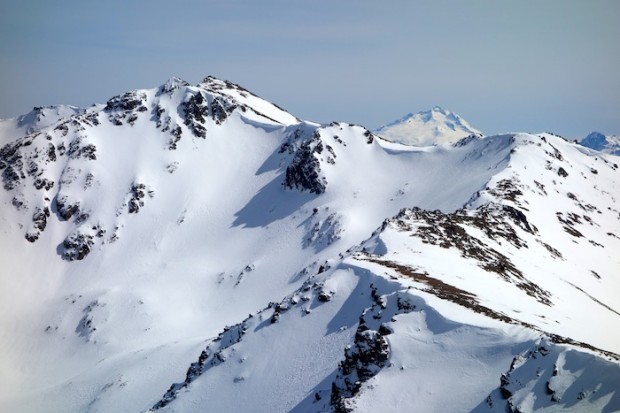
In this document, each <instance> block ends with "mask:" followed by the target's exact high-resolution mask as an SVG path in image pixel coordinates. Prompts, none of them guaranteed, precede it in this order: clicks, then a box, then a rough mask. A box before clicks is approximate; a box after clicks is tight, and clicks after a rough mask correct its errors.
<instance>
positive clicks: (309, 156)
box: [284, 133, 327, 195]
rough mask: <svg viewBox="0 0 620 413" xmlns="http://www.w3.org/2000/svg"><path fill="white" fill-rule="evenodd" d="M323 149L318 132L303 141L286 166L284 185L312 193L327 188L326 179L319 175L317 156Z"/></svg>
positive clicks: (321, 191)
mask: <svg viewBox="0 0 620 413" xmlns="http://www.w3.org/2000/svg"><path fill="white" fill-rule="evenodd" d="M323 150H324V146H323V142H322V141H321V137H320V134H319V133H315V135H314V136H313V137H312V139H309V140H306V141H305V142H303V143H302V144H301V146H300V148H299V149H297V151H295V155H294V157H293V160H292V162H291V164H290V165H289V166H288V167H287V168H286V177H285V180H284V187H285V188H288V189H293V188H297V189H300V190H302V191H308V192H311V193H314V194H317V195H319V194H322V193H324V192H325V189H326V188H327V180H326V179H325V177H324V176H322V175H321V163H320V162H319V160H318V158H317V156H316V155H317V154H318V155H320V154H321V153H322V152H323Z"/></svg>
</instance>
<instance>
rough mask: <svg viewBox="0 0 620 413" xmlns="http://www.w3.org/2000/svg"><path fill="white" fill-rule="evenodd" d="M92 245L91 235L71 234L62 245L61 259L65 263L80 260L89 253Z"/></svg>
mask: <svg viewBox="0 0 620 413" xmlns="http://www.w3.org/2000/svg"><path fill="white" fill-rule="evenodd" d="M93 245H94V241H93V236H92V235H87V234H82V233H79V232H77V233H74V234H71V235H69V236H68V237H67V238H66V239H65V240H64V241H63V243H62V246H63V248H64V251H63V253H62V258H63V259H64V260H67V261H75V260H82V259H84V257H86V256H87V255H88V254H89V253H90V251H91V248H92V246H93Z"/></svg>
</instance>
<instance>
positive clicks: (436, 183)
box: [0, 77, 620, 413]
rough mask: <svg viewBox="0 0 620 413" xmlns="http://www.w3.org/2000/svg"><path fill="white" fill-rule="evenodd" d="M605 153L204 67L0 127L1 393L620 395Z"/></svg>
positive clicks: (132, 396)
mask: <svg viewBox="0 0 620 413" xmlns="http://www.w3.org/2000/svg"><path fill="white" fill-rule="evenodd" d="M426 117H427V118H428V120H427V122H426V123H429V122H431V123H432V122H435V123H436V125H439V124H441V125H444V126H445V125H446V124H447V123H451V125H452V126H453V127H454V129H455V130H456V129H459V128H457V122H456V120H458V119H460V118H457V116H456V115H453V114H452V115H451V114H449V113H448V112H445V111H442V110H440V109H438V108H436V109H435V110H433V111H430V112H428V113H427V116H426ZM458 125H460V127H463V125H465V123H464V121H459V122H458ZM472 130H473V129H470V131H472ZM618 163H620V162H618V159H617V157H615V156H612V155H608V154H604V153H599V152H593V151H589V150H586V149H584V148H583V147H580V146H578V145H577V144H575V143H571V142H567V141H566V140H564V139H562V138H560V137H557V136H553V135H551V134H546V133H543V134H527V133H514V134H503V135H495V136H488V137H485V138H479V137H477V136H471V137H469V138H466V139H461V140H460V141H459V142H458V143H457V144H453V145H442V146H431V147H425V148H418V147H415V146H407V145H403V144H400V143H393V142H389V141H386V140H384V139H378V138H377V136H376V135H374V134H373V133H371V132H370V131H369V130H368V129H366V128H365V127H363V126H359V125H352V124H348V123H340V122H333V123H330V124H322V125H321V124H316V123H313V122H308V121H304V120H301V119H299V118H297V117H295V116H294V115H292V114H290V113H288V112H287V111H285V110H283V109H281V108H279V107H278V106H276V105H274V104H272V103H270V102H269V101H267V100H265V99H262V98H260V97H258V96H256V95H254V94H252V93H251V92H250V91H248V90H246V89H244V88H242V87H241V86H238V85H236V84H234V83H231V82H228V81H223V80H219V79H216V78H213V77H207V78H206V79H204V81H203V82H201V83H200V84H198V85H190V84H188V83H187V82H185V81H183V80H180V79H176V78H173V79H170V80H169V81H167V82H165V83H164V84H163V85H161V86H159V87H156V88H152V89H144V90H132V91H129V92H126V93H124V94H122V95H119V96H114V97H112V98H111V99H109V100H108V101H107V102H106V103H103V104H99V105H94V106H92V107H89V108H87V109H79V108H72V107H54V108H41V109H35V110H34V111H33V112H31V113H30V114H28V115H25V116H23V117H19V118H13V119H7V120H2V121H0V383H2V385H1V386H0V406H1V410H2V411H3V412H5V411H6V412H19V413H29V412H67V413H82V412H93V413H94V412H98V413H140V412H142V413H145V412H158V413H170V412H187V413H201V412H205V411H209V412H239V413H244V412H248V413H250V412H252V413H254V412H293V413H319V412H320V413H345V412H353V411H355V412H409V411H412V410H415V411H419V412H475V413H493V412H513V413H514V412H522V413H525V412H553V411H556V412H557V411H563V412H566V411H568V412H570V411H579V412H614V411H618V410H619V409H620V393H619V392H618V388H619V386H618V384H619V383H620V369H619V366H620V339H619V336H618V334H617V332H618V331H620V297H619V294H620V274H619V272H618V268H620V257H619V256H618V254H617V253H616V251H620V215H619V214H618V211H620V198H619V197H618V196H617V192H618V191H617V189H618V188H619V187H620V168H619V167H618ZM614 332H616V333H614Z"/></svg>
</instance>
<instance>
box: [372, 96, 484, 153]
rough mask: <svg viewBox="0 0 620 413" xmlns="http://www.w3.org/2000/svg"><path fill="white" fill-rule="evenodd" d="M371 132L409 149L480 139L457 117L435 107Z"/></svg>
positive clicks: (467, 124)
mask: <svg viewBox="0 0 620 413" xmlns="http://www.w3.org/2000/svg"><path fill="white" fill-rule="evenodd" d="M375 132H376V133H377V134H378V135H379V136H381V137H382V138H384V139H387V140H389V141H392V142H397V143H403V144H406V145H413V146H429V145H436V144H442V143H453V142H456V141H458V140H459V139H462V138H464V137H466V136H469V135H479V136H482V133H481V132H480V131H479V130H477V129H475V128H473V127H472V126H471V125H470V124H469V123H468V122H467V121H466V120H465V119H463V118H462V117H460V116H459V115H458V114H456V113H454V112H451V111H449V110H446V109H444V108H442V107H440V106H437V105H435V106H433V108H432V109H430V110H426V111H421V112H418V113H416V114H413V113H409V114H407V115H405V116H403V117H402V118H400V119H398V120H396V121H394V122H391V123H389V124H387V125H385V126H382V127H380V128H378V129H376V130H375Z"/></svg>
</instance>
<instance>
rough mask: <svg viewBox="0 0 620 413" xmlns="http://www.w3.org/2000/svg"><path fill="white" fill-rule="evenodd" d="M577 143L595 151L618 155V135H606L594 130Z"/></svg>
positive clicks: (619, 139)
mask: <svg viewBox="0 0 620 413" xmlns="http://www.w3.org/2000/svg"><path fill="white" fill-rule="evenodd" d="M579 144H580V145H582V146H585V147H586V148H590V149H594V150H596V151H601V152H605V153H609V154H612V155H620V137H618V136H615V135H609V136H606V135H604V134H602V133H601V132H596V131H594V132H592V133H590V134H589V135H588V136H586V137H585V138H583V139H582V140H580V141H579Z"/></svg>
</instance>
